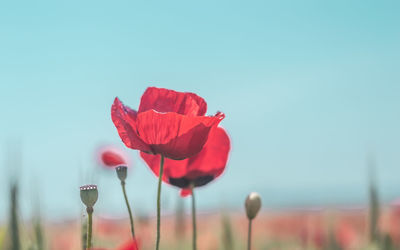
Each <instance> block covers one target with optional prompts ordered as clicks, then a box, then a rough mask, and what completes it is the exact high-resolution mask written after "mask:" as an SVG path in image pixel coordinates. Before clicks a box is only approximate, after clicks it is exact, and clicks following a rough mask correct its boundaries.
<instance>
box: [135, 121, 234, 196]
mask: <svg viewBox="0 0 400 250" xmlns="http://www.w3.org/2000/svg"><path fill="white" fill-rule="evenodd" d="M229 150H230V140H229V137H228V134H227V133H226V132H225V130H224V129H222V128H220V127H217V128H213V129H212V130H211V132H210V135H209V137H208V140H207V143H206V144H205V145H204V147H203V150H202V151H200V153H198V154H197V155H195V156H192V157H190V158H188V159H185V160H180V161H176V160H172V159H165V161H164V174H163V181H164V182H166V183H169V184H171V185H173V186H176V187H179V188H181V189H182V190H181V195H182V196H186V195H189V194H190V193H191V192H190V189H189V188H190V184H191V183H193V185H194V186H195V187H199V186H204V185H206V184H207V183H209V182H210V181H212V180H214V179H215V178H217V177H218V176H220V175H221V174H222V172H223V171H224V169H225V166H226V163H227V161H228V155H229ZM140 156H141V157H142V158H143V160H144V161H145V162H146V163H147V165H149V167H150V168H151V170H152V171H153V172H154V174H155V175H157V176H158V173H159V166H160V158H161V157H160V156H159V155H151V154H147V153H144V152H141V153H140Z"/></svg>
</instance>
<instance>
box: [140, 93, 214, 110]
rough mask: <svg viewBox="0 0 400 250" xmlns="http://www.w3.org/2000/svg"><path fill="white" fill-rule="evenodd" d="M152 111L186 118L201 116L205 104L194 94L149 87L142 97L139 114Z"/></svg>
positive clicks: (205, 108) (205, 107)
mask: <svg viewBox="0 0 400 250" xmlns="http://www.w3.org/2000/svg"><path fill="white" fill-rule="evenodd" d="M151 109H154V110H156V111H158V112H174V113H178V114H181V115H188V116H203V115H204V114H205V113H206V111H207V103H206V102H205V101H204V99H203V98H201V97H200V96H198V95H196V94H194V93H184V92H177V91H174V90H169V89H164V88H155V87H149V88H147V89H146V91H145V92H144V94H143V95H142V99H141V101H140V105H139V113H141V112H145V111H147V110H151Z"/></svg>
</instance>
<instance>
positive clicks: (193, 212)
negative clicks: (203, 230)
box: [190, 185, 197, 250]
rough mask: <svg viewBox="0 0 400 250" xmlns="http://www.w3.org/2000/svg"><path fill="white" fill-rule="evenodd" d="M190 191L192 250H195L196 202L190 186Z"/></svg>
mask: <svg viewBox="0 0 400 250" xmlns="http://www.w3.org/2000/svg"><path fill="white" fill-rule="evenodd" d="M190 190H191V191H192V224H193V250H196V249H197V226H196V200H195V197H194V188H193V185H191V186H190Z"/></svg>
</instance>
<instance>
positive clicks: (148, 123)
mask: <svg viewBox="0 0 400 250" xmlns="http://www.w3.org/2000/svg"><path fill="white" fill-rule="evenodd" d="M223 118H224V114H223V113H218V114H216V115H215V116H185V115H180V114H176V113H160V112H157V111H155V110H148V111H146V112H143V113H138V115H137V120H136V125H137V131H138V134H140V137H141V139H142V140H143V141H144V142H145V143H146V144H148V145H150V146H151V148H152V150H153V152H154V153H155V154H162V155H164V156H165V157H167V158H171V159H175V160H181V159H185V158H188V157H191V156H193V155H196V154H197V153H199V152H200V151H201V149H202V148H203V146H204V144H205V143H206V142H207V139H208V134H209V132H210V130H211V128H212V127H214V126H218V123H219V122H220V121H221V120H222V119H223ZM142 151H144V150H142Z"/></svg>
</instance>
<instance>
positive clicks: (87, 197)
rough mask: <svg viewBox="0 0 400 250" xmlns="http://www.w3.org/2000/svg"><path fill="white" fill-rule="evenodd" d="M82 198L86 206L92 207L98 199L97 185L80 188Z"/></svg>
mask: <svg viewBox="0 0 400 250" xmlns="http://www.w3.org/2000/svg"><path fill="white" fill-rule="evenodd" d="M80 190H81V200H82V202H83V204H85V205H86V207H90V208H92V207H93V206H94V204H95V203H96V201H97V198H98V196H99V193H98V191H97V186H96V185H85V186H82V187H81V188H80Z"/></svg>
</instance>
